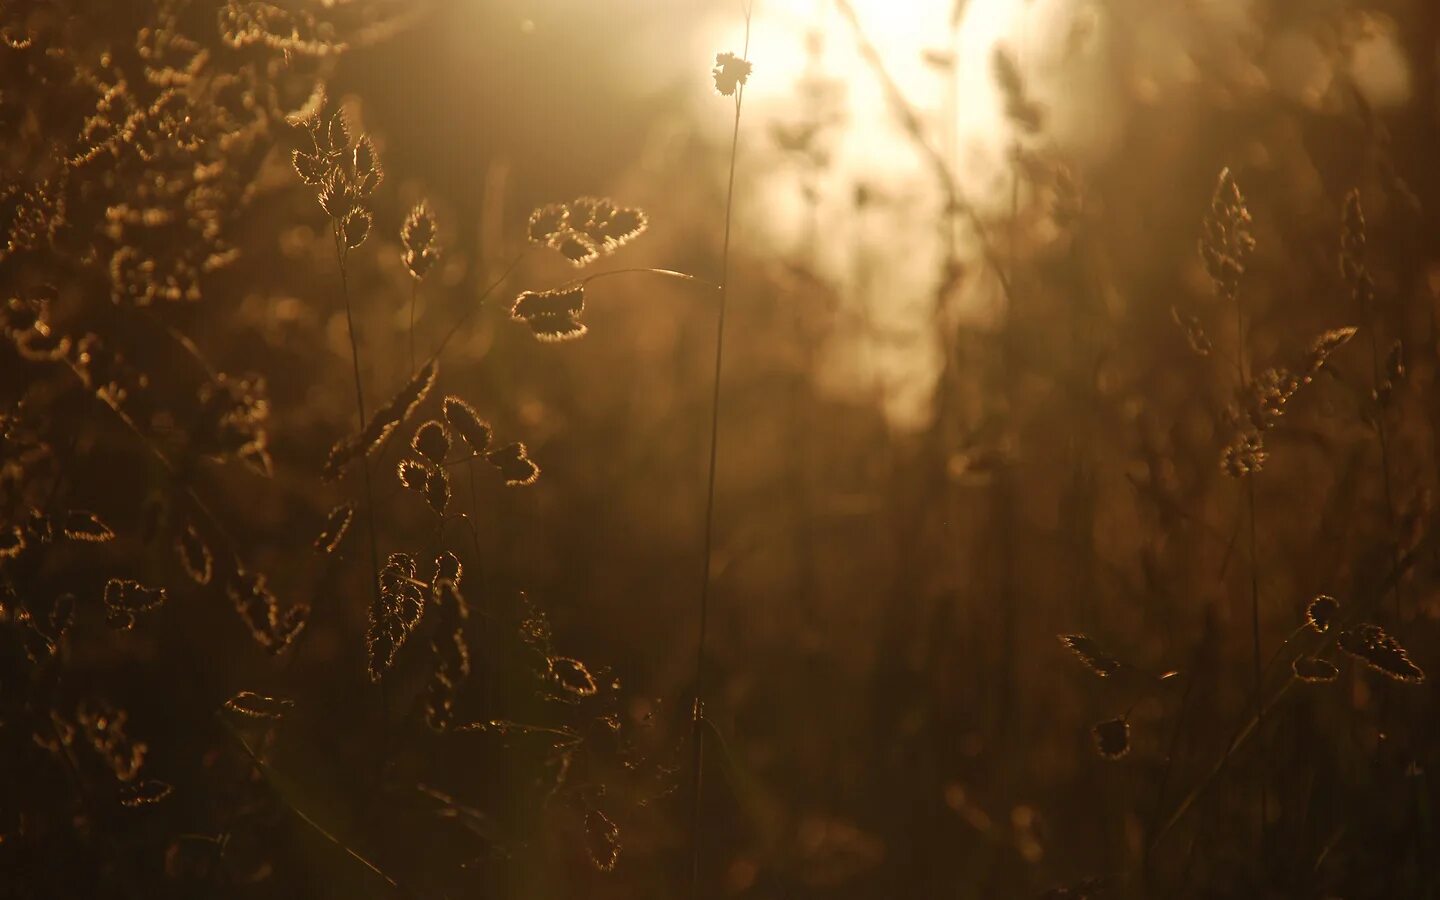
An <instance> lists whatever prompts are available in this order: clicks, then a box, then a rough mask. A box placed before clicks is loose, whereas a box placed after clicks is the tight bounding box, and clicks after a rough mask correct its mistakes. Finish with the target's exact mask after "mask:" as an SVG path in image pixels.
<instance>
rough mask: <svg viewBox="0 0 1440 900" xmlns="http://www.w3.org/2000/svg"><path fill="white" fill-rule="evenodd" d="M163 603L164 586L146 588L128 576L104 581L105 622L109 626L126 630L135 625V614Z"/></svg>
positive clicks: (155, 607) (148, 610)
mask: <svg viewBox="0 0 1440 900" xmlns="http://www.w3.org/2000/svg"><path fill="white" fill-rule="evenodd" d="M164 603H165V589H164V588H147V587H146V586H145V585H143V584H141V583H140V582H138V581H132V580H130V579H128V578H111V579H110V580H109V581H107V582H106V583H105V622H106V624H108V625H109V626H110V627H111V628H119V629H120V630H122V631H128V630H130V629H131V628H133V627H135V617H136V616H137V615H139V614H141V613H146V612H150V611H151V610H155V609H159V608H160V607H161V606H163V605H164Z"/></svg>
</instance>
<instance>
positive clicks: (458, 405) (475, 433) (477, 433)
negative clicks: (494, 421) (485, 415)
mask: <svg viewBox="0 0 1440 900" xmlns="http://www.w3.org/2000/svg"><path fill="white" fill-rule="evenodd" d="M444 415H445V424H446V425H449V426H450V428H451V429H452V430H453V431H455V433H456V434H458V435H460V439H461V440H463V441H464V442H465V445H466V446H467V447H469V448H470V452H471V453H473V454H475V455H477V456H478V455H479V454H482V453H484V452H485V451H486V450H488V449H490V441H491V439H492V438H493V437H494V433H493V432H492V431H491V430H490V423H488V422H486V421H485V420H484V419H482V418H480V415H479V413H477V412H475V407H473V406H471V405H470V404H469V403H466V402H465V401H464V400H461V399H460V398H459V397H456V396H453V395H452V396H449V397H446V398H445V404H444Z"/></svg>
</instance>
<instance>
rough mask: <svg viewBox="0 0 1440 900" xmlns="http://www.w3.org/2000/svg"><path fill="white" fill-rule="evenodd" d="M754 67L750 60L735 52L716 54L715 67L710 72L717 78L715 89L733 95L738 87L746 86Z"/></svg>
mask: <svg viewBox="0 0 1440 900" xmlns="http://www.w3.org/2000/svg"><path fill="white" fill-rule="evenodd" d="M753 68H754V67H753V66H751V64H750V61H749V60H745V59H741V58H740V57H738V56H736V55H735V54H733V53H717V54H715V68H714V69H712V70H711V72H710V74H711V75H712V76H713V77H714V78H715V90H717V91H719V92H720V93H721V94H722V95H723V96H726V97H729V96H731V95H732V94H734V93H735V91H736V89H737V88H739V87H743V86H744V84H745V82H746V81H747V80H748V79H749V78H750V72H751V71H752V70H753Z"/></svg>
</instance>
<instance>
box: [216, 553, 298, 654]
mask: <svg viewBox="0 0 1440 900" xmlns="http://www.w3.org/2000/svg"><path fill="white" fill-rule="evenodd" d="M225 593H226V594H227V595H228V596H229V598H230V602H231V603H233V604H234V605H235V611H236V612H238V613H239V614H240V618H241V619H243V620H244V622H245V624H246V625H247V626H249V628H250V634H251V636H252V637H254V638H255V641H256V643H258V644H259V645H260V646H261V647H263V648H265V650H266V651H268V652H269V653H271V654H278V653H281V652H282V651H284V650H285V648H287V647H289V646H290V644H291V643H293V642H294V640H295V638H297V637H299V635H300V632H302V631H304V630H305V625H306V624H307V623H308V622H309V617H310V607H309V606H308V605H306V604H303V603H297V604H295V605H294V606H292V607H290V608H289V609H287V610H284V611H283V612H282V611H281V609H280V602H279V600H277V599H276V597H275V595H274V594H273V593H271V591H270V589H269V587H268V586H267V585H266V584H265V576H263V575H260V574H252V573H250V572H246V571H244V570H243V569H242V570H239V571H236V572H235V573H233V575H232V577H231V578H230V580H229V581H228V582H227V583H226V585H225Z"/></svg>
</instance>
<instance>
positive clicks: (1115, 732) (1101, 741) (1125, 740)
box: [1090, 717, 1130, 759]
mask: <svg viewBox="0 0 1440 900" xmlns="http://www.w3.org/2000/svg"><path fill="white" fill-rule="evenodd" d="M1090 737H1091V738H1092V739H1093V740H1094V741H1095V752H1097V753H1099V754H1100V755H1101V756H1103V757H1104V758H1106V759H1119V758H1120V757H1122V756H1124V755H1125V754H1127V753H1129V752H1130V723H1129V722H1127V721H1126V720H1125V719H1124V717H1121V718H1118V719H1107V720H1106V721H1104V722H1101V723H1099V724H1098V725H1096V726H1095V727H1094V728H1091V729H1090Z"/></svg>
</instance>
